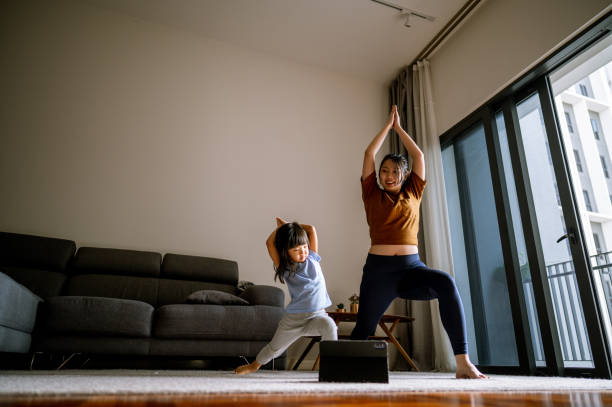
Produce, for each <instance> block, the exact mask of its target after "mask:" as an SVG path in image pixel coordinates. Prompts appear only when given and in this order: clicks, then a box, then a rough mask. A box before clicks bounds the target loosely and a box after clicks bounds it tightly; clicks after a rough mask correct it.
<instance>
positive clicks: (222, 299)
mask: <svg viewBox="0 0 612 407" xmlns="http://www.w3.org/2000/svg"><path fill="white" fill-rule="evenodd" d="M185 302H186V303H187V304H217V305H249V302H248V301H247V300H243V299H242V298H240V297H236V296H235V295H232V294H229V293H225V292H223V291H217V290H200V291H196V292H194V293H191V294H189V296H188V297H187V298H186V299H185Z"/></svg>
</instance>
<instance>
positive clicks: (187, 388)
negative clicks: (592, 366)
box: [0, 370, 612, 396]
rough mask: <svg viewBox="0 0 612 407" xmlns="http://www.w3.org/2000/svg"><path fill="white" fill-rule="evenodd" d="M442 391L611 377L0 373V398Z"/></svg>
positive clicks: (593, 386) (548, 387)
mask: <svg viewBox="0 0 612 407" xmlns="http://www.w3.org/2000/svg"><path fill="white" fill-rule="evenodd" d="M446 391H480V392H491V391H496V392H498V391H512V392H534V391H539V392H542V391H544V392H566V391H606V392H607V391H610V392H612V381H611V380H602V379H579V378H559V377H534V376H501V375H490V378H489V379H486V380H457V379H455V378H454V375H453V374H450V373H415V372H390V378H389V383H388V384H380V383H319V382H318V373H317V372H303V371H298V372H294V371H276V372H272V371H259V372H256V373H254V374H251V375H247V376H236V375H234V374H233V372H231V371H210V370H208V371H194V370H189V371H185V370H182V371H176V370H158V371H156V370H66V371H59V372H55V371H51V372H50V371H32V372H29V371H0V396H7V395H29V396H32V395H91V394H143V393H147V394H194V393H197V394H215V393H217V394H219V393H221V394H226V393H284V394H287V393H332V392H333V393H363V392H367V393H382V392H446Z"/></svg>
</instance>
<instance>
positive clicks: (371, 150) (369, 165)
mask: <svg viewBox="0 0 612 407" xmlns="http://www.w3.org/2000/svg"><path fill="white" fill-rule="evenodd" d="M396 113H397V106H395V105H393V108H392V109H391V113H390V114H389V120H387V123H386V124H385V127H383V128H382V130H381V131H380V132H379V133H378V134H377V135H376V137H374V139H373V140H372V142H370V145H368V148H366V151H365V154H364V156H363V169H362V170H361V179H362V180H363V179H365V178H366V177H367V176H368V175H370V174H371V173H373V172H374V171H375V170H376V168H375V165H374V157H375V156H376V153H378V150H380V147H381V146H382V143H383V141H385V137H387V133H389V130H391V127H393V121H394V118H395V114H396Z"/></svg>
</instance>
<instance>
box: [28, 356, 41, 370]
mask: <svg viewBox="0 0 612 407" xmlns="http://www.w3.org/2000/svg"><path fill="white" fill-rule="evenodd" d="M36 355H42V352H33V353H32V358H31V359H30V370H34V360H35V359H36Z"/></svg>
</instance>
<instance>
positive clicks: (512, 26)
mask: <svg viewBox="0 0 612 407" xmlns="http://www.w3.org/2000/svg"><path fill="white" fill-rule="evenodd" d="M606 7H608V9H609V8H610V7H609V1H608V0H580V1H576V0H487V1H486V2H485V3H484V4H483V5H482V6H480V7H479V8H478V9H477V10H476V11H475V12H474V14H473V15H472V16H471V17H470V18H469V19H468V20H467V21H466V22H465V24H464V25H462V26H461V27H459V28H458V30H457V31H456V32H455V33H454V34H453V35H452V36H451V37H450V38H449V39H448V40H447V41H446V42H445V43H444V44H442V46H441V47H440V48H439V49H438V50H437V51H436V52H435V53H434V54H433V55H432V56H431V57H430V62H431V77H432V86H433V93H434V96H433V97H434V102H435V106H436V107H435V110H436V120H437V126H438V130H439V132H440V134H442V133H444V132H445V131H446V130H448V129H449V128H450V127H452V126H453V125H455V124H456V123H457V122H459V121H460V120H461V119H463V118H464V117H466V116H467V115H468V114H470V113H471V112H473V111H474V110H476V108H478V107H479V106H480V105H482V104H483V103H484V102H486V101H487V100H488V99H489V98H491V97H492V96H494V95H495V94H497V93H498V92H499V91H500V90H502V89H503V88H504V87H506V86H507V85H509V84H510V83H511V82H512V81H513V80H515V79H517V78H518V77H519V76H520V75H521V74H522V73H524V72H526V71H527V70H528V69H529V68H531V67H532V66H533V65H535V64H536V63H537V61H539V60H541V59H542V58H543V56H545V55H547V54H549V52H550V51H551V50H553V49H555V48H556V47H557V46H558V45H559V44H561V43H562V42H564V41H565V40H566V39H568V38H569V37H570V36H571V35H572V34H573V33H576V32H577V31H579V30H580V29H581V28H582V27H583V26H584V25H585V24H586V23H587V22H588V21H589V20H590V19H592V18H593V17H594V16H596V15H597V14H598V13H600V12H601V11H602V10H604V9H606Z"/></svg>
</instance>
